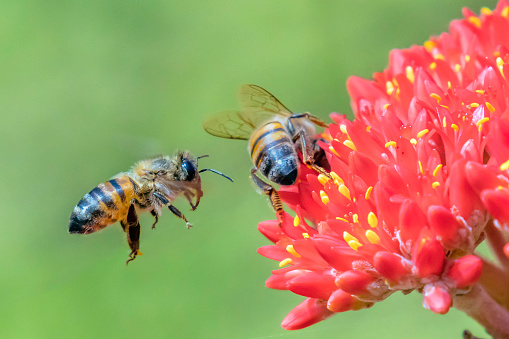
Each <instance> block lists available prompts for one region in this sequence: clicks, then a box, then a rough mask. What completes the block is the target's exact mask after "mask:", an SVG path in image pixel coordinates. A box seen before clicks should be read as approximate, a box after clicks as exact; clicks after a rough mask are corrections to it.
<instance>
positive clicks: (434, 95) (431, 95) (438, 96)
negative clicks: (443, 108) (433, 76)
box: [429, 93, 442, 103]
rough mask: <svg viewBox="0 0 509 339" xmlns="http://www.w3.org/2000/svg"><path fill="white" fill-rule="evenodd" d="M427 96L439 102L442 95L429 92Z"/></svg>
mask: <svg viewBox="0 0 509 339" xmlns="http://www.w3.org/2000/svg"><path fill="white" fill-rule="evenodd" d="M429 96H430V97H432V98H433V99H435V100H436V101H437V103H440V101H442V97H441V96H440V95H438V94H436V93H431V94H430V95H429Z"/></svg>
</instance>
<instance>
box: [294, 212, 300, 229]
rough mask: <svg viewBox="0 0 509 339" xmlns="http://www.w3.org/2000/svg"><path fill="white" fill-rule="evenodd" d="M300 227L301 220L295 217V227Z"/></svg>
mask: <svg viewBox="0 0 509 339" xmlns="http://www.w3.org/2000/svg"><path fill="white" fill-rule="evenodd" d="M299 225H300V218H299V216H298V215H296V216H295V218H293V226H295V227H297V226H299Z"/></svg>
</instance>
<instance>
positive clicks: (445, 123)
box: [442, 117, 447, 128]
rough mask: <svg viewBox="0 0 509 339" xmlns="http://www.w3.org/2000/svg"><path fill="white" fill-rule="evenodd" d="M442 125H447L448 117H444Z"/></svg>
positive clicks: (444, 126)
mask: <svg viewBox="0 0 509 339" xmlns="http://www.w3.org/2000/svg"><path fill="white" fill-rule="evenodd" d="M442 127H443V128H446V127H447V119H446V118H445V117H444V118H443V119H442Z"/></svg>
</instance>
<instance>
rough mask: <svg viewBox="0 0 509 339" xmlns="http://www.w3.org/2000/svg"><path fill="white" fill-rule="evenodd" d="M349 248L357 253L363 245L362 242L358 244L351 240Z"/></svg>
mask: <svg viewBox="0 0 509 339" xmlns="http://www.w3.org/2000/svg"><path fill="white" fill-rule="evenodd" d="M348 246H350V247H351V248H352V249H353V250H354V251H357V249H358V248H359V247H361V246H362V244H361V243H360V242H358V241H355V240H350V241H349V242H348Z"/></svg>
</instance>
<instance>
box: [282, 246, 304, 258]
mask: <svg viewBox="0 0 509 339" xmlns="http://www.w3.org/2000/svg"><path fill="white" fill-rule="evenodd" d="M286 251H287V252H288V253H290V254H291V255H293V256H295V257H297V258H300V257H301V255H300V254H299V253H297V251H296V250H295V248H293V245H288V246H286Z"/></svg>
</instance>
